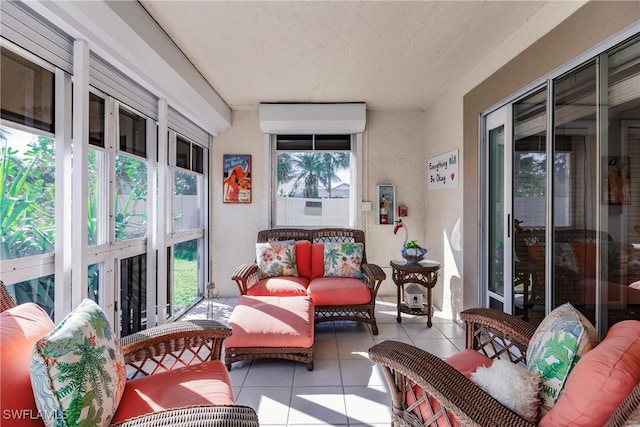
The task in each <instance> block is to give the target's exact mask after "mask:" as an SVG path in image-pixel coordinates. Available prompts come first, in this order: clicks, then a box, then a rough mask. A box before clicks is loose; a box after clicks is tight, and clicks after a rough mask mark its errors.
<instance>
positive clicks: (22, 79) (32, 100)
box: [0, 47, 54, 133]
mask: <svg viewBox="0 0 640 427" xmlns="http://www.w3.org/2000/svg"><path fill="white" fill-rule="evenodd" d="M0 52H1V58H2V59H1V62H0V70H2V85H0V100H2V101H1V103H2V104H1V105H2V118H3V119H6V120H11V121H12V122H15V123H20V124H21V125H25V126H29V127H32V128H35V129H39V130H43V131H45V132H50V133H53V131H54V129H53V121H54V104H53V99H54V84H53V83H54V75H53V73H52V72H51V71H49V70H45V69H44V68H42V67H40V66H39V65H36V64H34V63H33V62H31V61H29V60H27V59H25V58H23V57H21V56H20V55H18V54H16V53H14V52H12V51H10V50H8V49H5V48H3V47H2V48H0Z"/></svg>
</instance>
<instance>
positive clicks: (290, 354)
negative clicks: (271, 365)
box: [224, 346, 314, 371]
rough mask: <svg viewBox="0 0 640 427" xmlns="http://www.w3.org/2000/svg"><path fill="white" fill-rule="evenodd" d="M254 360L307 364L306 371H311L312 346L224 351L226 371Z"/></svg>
mask: <svg viewBox="0 0 640 427" xmlns="http://www.w3.org/2000/svg"><path fill="white" fill-rule="evenodd" d="M255 358H270V359H284V360H292V361H294V362H302V363H306V364H307V370H309V371H313V367H314V365H313V346H311V347H308V348H305V347H227V348H225V350H224V362H225V364H226V366H227V369H228V370H231V364H232V363H234V362H241V361H243V360H251V359H255Z"/></svg>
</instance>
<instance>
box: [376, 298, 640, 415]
mask: <svg viewBox="0 0 640 427" xmlns="http://www.w3.org/2000/svg"><path fill="white" fill-rule="evenodd" d="M460 317H461V318H462V320H464V321H465V323H466V327H467V340H466V345H467V348H470V349H474V350H477V351H479V352H482V353H484V354H485V355H486V356H488V357H490V358H492V359H493V358H501V359H508V360H511V361H512V362H514V363H519V362H525V361H526V349H527V345H528V343H529V340H530V339H531V337H532V336H533V332H534V331H535V328H534V327H533V326H532V325H530V324H528V323H526V322H524V321H523V320H521V319H518V318H515V317H513V316H510V315H508V314H505V313H502V312H500V311H497V310H492V309H485V308H475V309H470V310H466V311H463V312H462V313H460ZM369 357H370V359H371V361H372V362H374V363H377V364H379V365H381V367H382V369H383V372H384V374H385V377H386V379H387V382H388V384H389V388H390V390H391V398H392V406H393V410H392V424H393V425H394V426H411V427H425V426H431V425H436V424H437V425H451V423H450V420H451V417H455V418H457V419H458V421H459V422H460V424H462V425H464V426H477V427H503V426H510V427H511V426H514V427H516V426H523V427H533V426H535V425H537V423H535V422H531V421H529V420H526V419H524V418H522V417H521V416H519V415H518V414H516V413H515V412H513V411H511V410H509V409H507V408H506V407H505V406H503V405H502V404H500V403H499V402H498V401H497V400H495V399H494V398H493V397H491V396H490V395H489V394H487V393H486V392H484V391H483V390H482V389H481V388H480V387H478V386H477V385H476V384H475V383H473V382H472V381H470V380H469V379H467V378H466V377H465V376H464V375H462V374H461V373H460V372H458V371H457V370H456V369H454V368H453V367H452V366H450V365H448V364H447V363H446V362H444V361H443V360H442V359H440V358H438V357H436V356H434V355H432V354H431V353H428V352H426V351H424V350H421V349H419V348H416V347H414V346H411V345H409V344H405V343H401V342H396V341H384V342H382V343H380V344H377V345H375V346H373V347H372V348H371V349H369ZM415 386H418V387H419V388H421V389H422V390H423V391H424V395H425V396H424V397H422V398H421V399H420V398H418V401H417V402H415V403H414V404H412V405H409V404H408V400H407V392H408V391H410V390H413V389H414V387H415ZM429 398H433V399H435V400H436V401H437V402H438V403H439V405H440V408H435V410H434V407H433V405H432V402H431V401H430V400H429ZM421 404H426V405H427V406H428V407H429V408H431V412H432V413H433V416H430V417H428V418H423V416H422V412H421V411H420V410H418V409H417V408H418V406H419V405H421ZM639 408H640V384H638V385H637V386H636V387H635V389H634V390H633V391H632V393H630V394H629V396H628V397H627V398H626V399H625V400H624V401H623V402H622V404H621V405H620V406H619V407H618V408H617V410H616V411H615V412H614V413H613V415H612V416H611V417H610V419H609V421H608V422H607V424H606V426H607V427H620V426H625V425H634V424H633V421H631V420H634V419H635V420H637V419H640V409H639ZM438 421H440V422H442V424H440V423H438ZM628 423H629V424H628ZM635 425H637V424H635Z"/></svg>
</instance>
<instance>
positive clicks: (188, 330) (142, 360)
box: [0, 281, 259, 427]
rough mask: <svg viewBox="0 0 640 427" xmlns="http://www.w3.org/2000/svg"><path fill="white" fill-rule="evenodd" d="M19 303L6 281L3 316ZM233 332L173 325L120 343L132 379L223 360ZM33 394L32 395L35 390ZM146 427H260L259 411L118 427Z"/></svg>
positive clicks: (217, 326)
mask: <svg viewBox="0 0 640 427" xmlns="http://www.w3.org/2000/svg"><path fill="white" fill-rule="evenodd" d="M15 306H16V303H15V301H14V300H13V298H12V297H11V295H10V294H9V293H8V292H7V289H6V287H5V285H4V283H2V282H1V281H0V312H2V311H5V310H7V309H9V308H12V307H15ZM229 335H231V330H230V329H229V328H228V327H227V326H224V325H222V324H221V323H218V322H216V321H213V320H192V321H178V322H172V323H167V324H165V325H161V326H157V327H154V328H149V329H146V330H143V331H141V332H138V333H135V334H132V335H129V336H126V337H123V338H122V339H121V340H120V343H121V347H122V353H123V355H124V359H125V363H126V365H127V378H129V379H130V378H136V377H140V376H147V375H153V374H156V373H160V372H164V371H170V370H173V369H180V368H181V367H184V366H189V365H193V364H196V363H201V362H206V361H209V360H217V359H220V354H221V350H222V342H223V340H224V339H225V338H226V337H228V336H229ZM29 392H31V391H30V390H29ZM114 425H117V426H122V427H134V426H135V427H140V426H149V427H151V426H160V425H162V426H174V425H180V426H216V427H218V426H219V427H226V426H228V427H254V426H259V423H258V417H257V415H256V412H255V411H254V410H253V409H252V408H250V407H247V406H242V405H205V406H190V407H185V408H177V409H172V410H166V411H159V412H155V413H151V414H147V415H144V416H140V417H136V418H132V419H129V420H126V421H124V422H121V423H118V424H114Z"/></svg>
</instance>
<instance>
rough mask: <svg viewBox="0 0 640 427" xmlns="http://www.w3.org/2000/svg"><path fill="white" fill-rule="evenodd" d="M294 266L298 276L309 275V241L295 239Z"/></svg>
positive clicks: (307, 276)
mask: <svg viewBox="0 0 640 427" xmlns="http://www.w3.org/2000/svg"><path fill="white" fill-rule="evenodd" d="M296 267H297V268H298V275H299V276H300V277H306V278H307V279H308V278H309V277H311V242H310V241H308V240H296Z"/></svg>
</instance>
